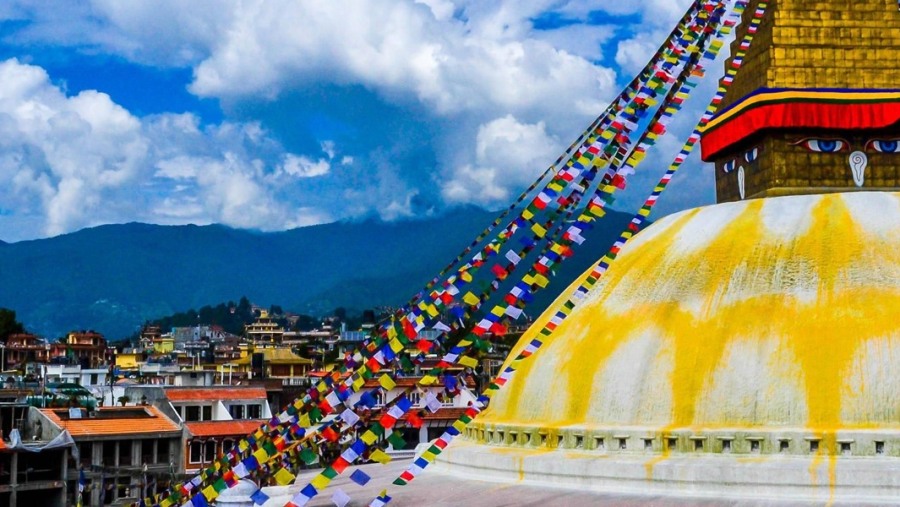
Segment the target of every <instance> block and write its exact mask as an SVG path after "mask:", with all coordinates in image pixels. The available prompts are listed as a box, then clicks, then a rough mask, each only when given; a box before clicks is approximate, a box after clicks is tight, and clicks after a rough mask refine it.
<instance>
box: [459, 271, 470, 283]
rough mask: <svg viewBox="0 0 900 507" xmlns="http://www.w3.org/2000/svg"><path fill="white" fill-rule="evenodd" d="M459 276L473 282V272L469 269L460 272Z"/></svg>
mask: <svg viewBox="0 0 900 507" xmlns="http://www.w3.org/2000/svg"><path fill="white" fill-rule="evenodd" d="M459 277H460V278H462V281H464V282H466V283H472V274H471V273H469V272H468V271H463V272H462V273H460V274H459Z"/></svg>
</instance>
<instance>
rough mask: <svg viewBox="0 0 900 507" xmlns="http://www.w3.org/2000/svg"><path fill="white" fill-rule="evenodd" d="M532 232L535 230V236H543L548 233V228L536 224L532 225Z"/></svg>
mask: <svg viewBox="0 0 900 507" xmlns="http://www.w3.org/2000/svg"><path fill="white" fill-rule="evenodd" d="M531 232H533V233H534V234H535V236H537V237H539V238H543V237H544V235H545V234H547V229H544V228H543V227H542V226H541V224H534V225H532V226H531Z"/></svg>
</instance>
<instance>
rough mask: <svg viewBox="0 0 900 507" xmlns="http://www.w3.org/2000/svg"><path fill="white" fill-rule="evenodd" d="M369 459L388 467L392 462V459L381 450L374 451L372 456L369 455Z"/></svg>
mask: <svg viewBox="0 0 900 507" xmlns="http://www.w3.org/2000/svg"><path fill="white" fill-rule="evenodd" d="M369 459H371V460H372V461H377V462H379V463H381V464H382V465H387V464H388V463H390V462H391V457H390V456H388V455H387V453H386V452H384V451H382V450H381V449H375V450H374V451H372V454H369Z"/></svg>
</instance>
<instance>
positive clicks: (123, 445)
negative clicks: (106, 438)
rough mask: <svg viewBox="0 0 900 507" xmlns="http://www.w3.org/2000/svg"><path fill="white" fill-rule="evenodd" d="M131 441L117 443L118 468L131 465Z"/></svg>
mask: <svg viewBox="0 0 900 507" xmlns="http://www.w3.org/2000/svg"><path fill="white" fill-rule="evenodd" d="M131 444H132V441H131V440H126V441H123V442H119V466H129V465H131V464H132V463H131Z"/></svg>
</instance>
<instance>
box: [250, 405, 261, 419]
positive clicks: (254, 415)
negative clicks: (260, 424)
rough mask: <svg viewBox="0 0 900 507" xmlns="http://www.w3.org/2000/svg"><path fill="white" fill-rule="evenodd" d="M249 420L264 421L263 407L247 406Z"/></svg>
mask: <svg viewBox="0 0 900 507" xmlns="http://www.w3.org/2000/svg"><path fill="white" fill-rule="evenodd" d="M247 419H262V405H247Z"/></svg>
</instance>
